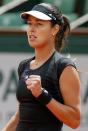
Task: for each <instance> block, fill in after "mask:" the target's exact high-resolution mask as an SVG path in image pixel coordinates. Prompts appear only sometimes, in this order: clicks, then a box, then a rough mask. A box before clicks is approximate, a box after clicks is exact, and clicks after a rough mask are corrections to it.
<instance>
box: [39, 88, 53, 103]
mask: <svg viewBox="0 0 88 131" xmlns="http://www.w3.org/2000/svg"><path fill="white" fill-rule="evenodd" d="M36 99H37V100H38V101H39V102H40V103H41V104H42V105H47V104H48V103H49V102H50V101H51V99H52V96H51V94H50V93H49V92H48V91H47V90H45V89H44V88H42V91H41V93H40V95H39V96H38V97H37V98H36Z"/></svg>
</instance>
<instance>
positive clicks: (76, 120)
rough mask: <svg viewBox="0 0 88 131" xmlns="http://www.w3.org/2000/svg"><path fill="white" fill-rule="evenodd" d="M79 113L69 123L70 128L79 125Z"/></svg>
mask: <svg viewBox="0 0 88 131" xmlns="http://www.w3.org/2000/svg"><path fill="white" fill-rule="evenodd" d="M80 121H81V118H80V113H79V114H78V115H77V116H76V118H75V119H74V120H73V122H72V124H71V125H70V127H71V128H73V129H76V128H78V127H79V126H80Z"/></svg>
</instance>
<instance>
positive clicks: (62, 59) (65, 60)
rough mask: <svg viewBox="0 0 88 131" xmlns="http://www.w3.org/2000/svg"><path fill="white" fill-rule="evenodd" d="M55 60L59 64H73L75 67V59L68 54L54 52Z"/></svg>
mask: <svg viewBox="0 0 88 131" xmlns="http://www.w3.org/2000/svg"><path fill="white" fill-rule="evenodd" d="M55 62H56V64H59V65H61V66H66V65H70V64H71V65H73V66H75V67H76V63H75V61H74V60H73V59H72V58H71V57H69V55H65V54H61V53H58V52H56V53H55Z"/></svg>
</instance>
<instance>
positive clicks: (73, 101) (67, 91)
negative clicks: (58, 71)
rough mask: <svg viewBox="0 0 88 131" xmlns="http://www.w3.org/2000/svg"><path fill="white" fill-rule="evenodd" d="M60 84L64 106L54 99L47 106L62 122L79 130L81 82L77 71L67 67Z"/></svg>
mask: <svg viewBox="0 0 88 131" xmlns="http://www.w3.org/2000/svg"><path fill="white" fill-rule="evenodd" d="M59 83H60V89H61V93H62V96H63V98H64V104H61V103H59V102H58V101H56V100H55V99H52V100H51V101H50V102H49V103H48V104H47V105H46V106H47V108H48V109H49V110H50V111H51V112H52V113H53V114H54V115H55V116H56V117H57V118H58V119H59V120H60V121H62V122H63V123H65V124H66V125H68V126H70V127H71V128H77V127H78V126H79V124H80V80H79V76H78V73H77V71H76V69H75V68H74V67H72V66H68V67H66V68H65V69H64V71H63V72H62V75H61V77H60V82H59Z"/></svg>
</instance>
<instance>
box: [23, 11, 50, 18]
mask: <svg viewBox="0 0 88 131" xmlns="http://www.w3.org/2000/svg"><path fill="white" fill-rule="evenodd" d="M30 15H31V16H33V17H35V18H38V19H41V20H51V18H50V17H49V16H48V15H46V14H44V13H42V12H39V11H36V10H32V11H28V12H23V13H21V18H23V19H27V18H28V16H30Z"/></svg>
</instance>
